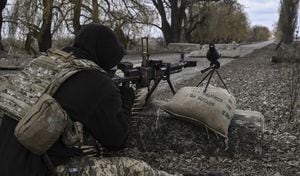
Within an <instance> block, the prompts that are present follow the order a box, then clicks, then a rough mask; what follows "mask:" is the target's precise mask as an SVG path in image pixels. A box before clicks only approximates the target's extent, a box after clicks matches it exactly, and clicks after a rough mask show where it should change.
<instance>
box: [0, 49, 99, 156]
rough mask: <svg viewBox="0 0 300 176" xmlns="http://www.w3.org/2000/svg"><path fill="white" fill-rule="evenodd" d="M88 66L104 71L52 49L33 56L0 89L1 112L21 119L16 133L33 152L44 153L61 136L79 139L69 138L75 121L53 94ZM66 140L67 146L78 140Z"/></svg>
mask: <svg viewBox="0 0 300 176" xmlns="http://www.w3.org/2000/svg"><path fill="white" fill-rule="evenodd" d="M87 69H97V70H99V71H101V72H104V70H103V69H101V68H100V67H99V66H98V65H96V64H95V63H94V62H92V61H89V60H83V59H75V57H74V56H73V55H72V54H70V53H66V52H63V51H60V50H55V49H50V50H48V55H47V56H44V55H43V56H40V57H38V58H36V59H34V60H33V61H32V62H31V63H30V64H29V65H28V66H27V67H25V68H24V69H23V70H22V71H21V72H19V73H17V74H16V75H12V76H10V77H9V78H8V80H7V81H6V83H5V84H6V85H5V86H4V88H2V90H0V113H3V114H6V115H8V116H9V117H11V118H13V119H15V120H17V121H19V122H18V124H17V126H16V128H15V136H16V138H17V140H18V141H19V142H20V143H21V144H22V145H23V146H25V147H26V148H27V149H28V150H30V151H31V152H32V153H35V154H37V155H42V154H44V153H45V152H46V151H47V150H48V149H49V148H50V147H51V146H52V145H53V144H54V143H55V142H56V141H57V140H58V138H59V137H60V136H63V138H64V137H67V139H68V137H69V138H70V139H72V140H74V139H77V138H78V137H74V136H71V137H70V135H69V134H70V131H68V130H66V128H67V127H68V129H72V128H70V126H72V125H73V124H75V123H73V122H72V121H71V120H70V118H69V117H68V115H67V113H66V112H65V110H64V109H63V108H62V107H61V106H60V105H59V103H58V102H57V101H56V100H55V99H54V98H53V97H52V96H53V95H54V93H55V92H56V91H57V90H58V88H59V87H60V86H61V85H62V84H63V82H64V81H65V80H66V79H68V78H69V77H70V76H72V75H73V74H75V73H77V72H79V71H82V70H87ZM16 85H17V86H16ZM1 111H2V112H1ZM64 134H66V135H64ZM71 134H72V133H71ZM67 139H65V138H64V140H63V141H65V142H66V143H67V144H68V145H71V144H72V143H75V142H76V141H71V142H70V141H68V140H67Z"/></svg>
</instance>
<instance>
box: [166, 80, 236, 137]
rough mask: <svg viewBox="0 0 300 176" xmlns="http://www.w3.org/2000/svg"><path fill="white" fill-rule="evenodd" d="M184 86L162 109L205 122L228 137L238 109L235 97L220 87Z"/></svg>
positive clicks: (176, 115) (183, 117)
mask: <svg viewBox="0 0 300 176" xmlns="http://www.w3.org/2000/svg"><path fill="white" fill-rule="evenodd" d="M203 90H204V87H183V88H181V89H180V90H179V91H178V92H177V93H176V94H175V95H174V97H173V98H172V99H170V100H169V102H168V103H166V104H165V105H164V106H163V107H162V109H163V110H165V111H166V112H168V113H169V114H171V115H174V116H175V117H176V118H179V119H183V120H188V121H191V122H193V123H196V124H203V125H205V126H206V127H208V128H209V129H211V130H213V131H215V132H216V133H218V134H220V135H221V136H223V137H225V138H227V135H228V127H229V125H230V121H231V119H232V118H233V115H234V112H235V109H236V100H235V98H234V97H233V96H232V95H231V94H229V93H228V92H227V90H225V89H222V88H220V87H213V86H209V87H208V89H207V91H206V92H203Z"/></svg>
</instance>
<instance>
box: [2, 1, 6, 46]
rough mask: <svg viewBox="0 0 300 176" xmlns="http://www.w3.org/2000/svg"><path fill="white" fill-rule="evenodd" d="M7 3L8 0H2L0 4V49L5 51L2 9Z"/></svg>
mask: <svg viewBox="0 0 300 176" xmlns="http://www.w3.org/2000/svg"><path fill="white" fill-rule="evenodd" d="M6 3H7V0H1V4H0V51H4V48H3V45H2V35H1V31H2V30H1V29H2V23H3V17H2V11H3V9H4V7H5V5H6Z"/></svg>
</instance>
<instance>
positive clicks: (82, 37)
mask: <svg viewBox="0 0 300 176" xmlns="http://www.w3.org/2000/svg"><path fill="white" fill-rule="evenodd" d="M63 50H64V51H66V52H73V53H74V55H75V56H76V57H79V58H81V59H87V60H91V61H94V62H95V63H96V64H98V65H99V66H100V67H101V68H103V69H104V70H106V71H108V70H109V69H111V68H113V67H114V66H116V65H117V64H118V63H119V62H120V61H121V59H122V58H123V56H124V53H125V52H124V49H123V47H122V45H121V43H120V42H119V40H118V38H117V36H116V35H115V34H114V32H113V31H112V30H111V29H109V28H108V27H106V26H103V25H100V24H95V23H92V24H87V25H84V26H82V27H81V29H80V30H79V31H78V33H77V34H76V35H75V39H74V41H73V43H72V45H71V47H66V48H64V49H63Z"/></svg>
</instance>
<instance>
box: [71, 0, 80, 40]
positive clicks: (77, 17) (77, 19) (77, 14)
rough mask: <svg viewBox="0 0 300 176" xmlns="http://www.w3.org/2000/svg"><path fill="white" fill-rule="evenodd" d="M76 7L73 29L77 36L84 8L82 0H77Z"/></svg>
mask: <svg viewBox="0 0 300 176" xmlns="http://www.w3.org/2000/svg"><path fill="white" fill-rule="evenodd" d="M74 2H75V4H74V5H75V6H74V16H73V28H74V33H75V34H76V33H77V32H78V31H79V30H80V28H81V24H80V14H81V6H82V0H75V1H74Z"/></svg>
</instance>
